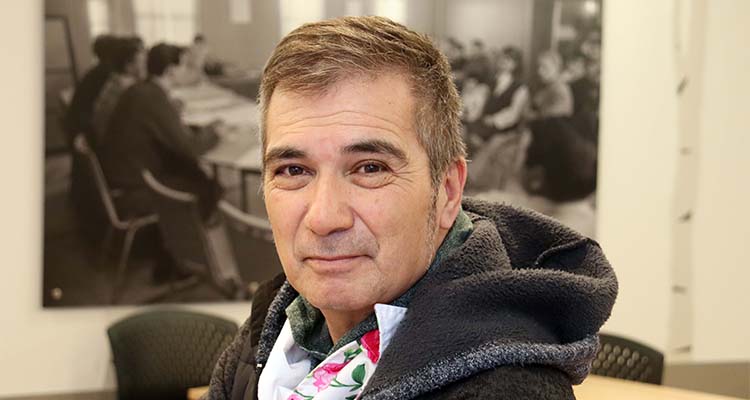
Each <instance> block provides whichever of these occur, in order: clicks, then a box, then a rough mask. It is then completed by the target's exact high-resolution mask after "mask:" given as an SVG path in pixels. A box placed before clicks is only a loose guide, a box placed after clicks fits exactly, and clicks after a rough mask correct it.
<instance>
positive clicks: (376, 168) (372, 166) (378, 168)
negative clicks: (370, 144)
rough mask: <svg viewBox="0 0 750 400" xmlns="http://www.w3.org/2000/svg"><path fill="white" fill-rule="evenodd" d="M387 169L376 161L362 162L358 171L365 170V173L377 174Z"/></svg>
mask: <svg viewBox="0 0 750 400" xmlns="http://www.w3.org/2000/svg"><path fill="white" fill-rule="evenodd" d="M385 170H386V168H385V167H384V166H383V165H380V164H376V163H367V164H362V165H360V166H359V167H358V168H357V171H358V172H363V173H365V174H376V173H378V172H384V171H385Z"/></svg>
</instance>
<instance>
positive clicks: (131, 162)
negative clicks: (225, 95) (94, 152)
mask: <svg viewBox="0 0 750 400" xmlns="http://www.w3.org/2000/svg"><path fill="white" fill-rule="evenodd" d="M181 60H182V52H181V50H180V49H179V48H178V47H176V46H172V45H168V44H163V43H161V44H157V45H156V46H154V47H152V48H151V49H150V50H149V52H148V56H147V68H148V74H149V77H148V79H146V80H145V81H143V82H139V83H136V84H135V85H133V86H131V87H130V88H129V89H128V90H126V91H125V93H123V94H122V96H120V101H119V102H118V103H117V106H116V107H115V110H114V111H113V113H112V117H111V118H110V122H109V127H108V128H107V134H106V135H105V137H104V138H103V140H102V143H101V145H100V146H99V152H100V158H101V162H102V168H103V170H104V174H105V176H106V178H107V180H108V182H109V184H110V186H111V187H112V188H114V189H122V190H123V191H124V195H123V196H121V197H120V198H118V199H117V206H118V209H119V210H120V211H121V212H122V213H124V214H125V215H130V216H134V215H144V214H150V213H153V207H152V205H151V204H152V201H151V195H150V193H149V191H148V188H147V187H146V183H145V182H144V181H143V177H142V175H141V171H143V170H144V169H147V170H149V171H151V173H152V174H153V175H154V177H155V178H156V179H157V180H159V181H160V182H162V183H164V184H165V185H166V186H168V187H171V188H173V189H176V190H180V191H184V192H189V193H193V194H195V195H197V196H198V204H199V206H200V209H201V214H202V216H203V218H204V219H208V218H209V217H210V216H212V215H213V213H214V211H215V208H216V203H217V201H218V200H219V199H220V197H221V195H222V188H221V186H220V185H219V183H218V182H217V181H216V180H215V179H212V178H211V177H209V176H208V175H207V174H206V172H205V171H204V170H203V169H202V168H201V166H200V164H199V160H198V157H199V156H200V155H201V154H202V153H204V152H205V151H207V150H209V149H210V148H211V147H213V146H214V145H215V144H216V143H217V141H218V136H217V135H216V133H215V132H213V131H212V129H210V128H209V129H205V130H203V131H200V132H193V131H191V130H190V129H189V128H188V127H187V126H185V125H184V124H183V123H182V121H181V120H180V114H179V112H178V110H177V108H176V107H175V106H174V104H172V102H171V100H170V98H169V89H170V88H171V87H173V85H174V77H175V76H176V75H177V74H178V72H179V70H180V69H181V68H183V64H181Z"/></svg>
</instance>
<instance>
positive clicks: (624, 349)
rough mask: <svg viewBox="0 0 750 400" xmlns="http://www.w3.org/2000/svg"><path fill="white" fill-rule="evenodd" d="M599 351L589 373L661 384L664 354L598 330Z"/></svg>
mask: <svg viewBox="0 0 750 400" xmlns="http://www.w3.org/2000/svg"><path fill="white" fill-rule="evenodd" d="M599 341H600V344H599V352H598V353H597V355H596V358H595V359H594V362H593V363H592V366H591V367H592V368H591V373H593V374H595V375H602V376H609V377H612V378H619V379H626V380H630V381H638V382H646V383H654V384H657V385H660V384H661V380H662V374H663V372H664V355H663V354H662V353H661V352H659V351H658V350H655V349H653V348H651V347H649V346H647V345H645V344H643V343H639V342H636V341H634V340H630V339H626V338H623V337H619V336H615V335H608V334H606V333H600V334H599Z"/></svg>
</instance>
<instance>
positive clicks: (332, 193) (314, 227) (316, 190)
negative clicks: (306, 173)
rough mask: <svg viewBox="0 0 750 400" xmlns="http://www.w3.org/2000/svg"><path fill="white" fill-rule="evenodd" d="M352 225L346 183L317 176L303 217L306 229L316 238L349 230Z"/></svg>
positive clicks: (352, 218) (332, 177)
mask: <svg viewBox="0 0 750 400" xmlns="http://www.w3.org/2000/svg"><path fill="white" fill-rule="evenodd" d="M353 224H354V216H353V215H352V210H351V208H350V207H349V198H348V194H347V188H346V182H342V179H337V178H336V177H334V176H322V175H318V177H317V179H316V180H315V181H314V186H313V191H312V194H311V198H310V204H309V208H308V210H307V214H306V215H305V225H306V226H307V228H308V229H309V230H310V231H312V232H313V233H315V234H316V235H318V236H327V235H330V234H332V233H336V232H340V231H345V230H347V229H350V228H351V227H352V226H353Z"/></svg>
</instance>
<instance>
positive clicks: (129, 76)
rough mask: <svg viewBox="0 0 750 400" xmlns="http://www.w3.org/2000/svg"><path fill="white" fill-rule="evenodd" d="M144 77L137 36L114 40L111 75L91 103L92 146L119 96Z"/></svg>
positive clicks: (143, 52)
mask: <svg viewBox="0 0 750 400" xmlns="http://www.w3.org/2000/svg"><path fill="white" fill-rule="evenodd" d="M145 78H146V49H145V48H144V47H143V41H142V40H141V39H140V38H139V37H128V38H118V39H117V42H116V44H115V48H114V52H113V55H112V74H111V75H110V77H109V79H108V80H107V83H106V84H105V85H104V88H103V89H102V92H101V94H99V97H98V98H97V99H96V103H95V104H94V114H93V115H94V116H93V118H92V126H93V129H94V133H95V134H94V137H95V138H96V141H95V143H91V145H92V146H94V147H96V144H97V143H99V142H101V139H102V137H103V136H104V135H105V134H106V131H107V128H108V127H109V119H110V117H111V116H112V111H114V109H115V106H116V105H117V102H118V101H119V100H120V96H121V95H122V94H123V93H124V92H125V90H126V89H127V88H129V87H130V86H132V85H133V84H135V83H136V82H138V81H141V80H143V79H145Z"/></svg>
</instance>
